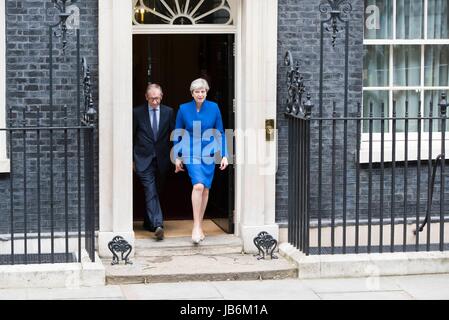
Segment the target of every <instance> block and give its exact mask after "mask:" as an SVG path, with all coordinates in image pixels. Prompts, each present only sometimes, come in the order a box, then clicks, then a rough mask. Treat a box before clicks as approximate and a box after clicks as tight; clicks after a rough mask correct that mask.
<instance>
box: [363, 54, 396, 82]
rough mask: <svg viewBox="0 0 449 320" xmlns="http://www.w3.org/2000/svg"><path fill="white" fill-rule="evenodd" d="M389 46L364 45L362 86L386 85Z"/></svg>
mask: <svg viewBox="0 0 449 320" xmlns="http://www.w3.org/2000/svg"><path fill="white" fill-rule="evenodd" d="M389 56H390V47H389V46H365V50H364V56H363V86H365V87H383V86H388V77H389V72H388V60H389V59H388V57H389Z"/></svg>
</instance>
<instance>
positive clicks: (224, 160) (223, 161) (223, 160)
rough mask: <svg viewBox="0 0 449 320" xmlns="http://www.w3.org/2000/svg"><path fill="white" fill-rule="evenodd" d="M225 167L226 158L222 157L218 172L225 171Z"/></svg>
mask: <svg viewBox="0 0 449 320" xmlns="http://www.w3.org/2000/svg"><path fill="white" fill-rule="evenodd" d="M227 166H228V158H226V157H223V159H221V164H220V170H224V169H226V167H227Z"/></svg>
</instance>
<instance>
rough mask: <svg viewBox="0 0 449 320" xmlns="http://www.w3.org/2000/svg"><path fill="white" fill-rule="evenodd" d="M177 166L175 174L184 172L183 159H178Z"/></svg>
mask: <svg viewBox="0 0 449 320" xmlns="http://www.w3.org/2000/svg"><path fill="white" fill-rule="evenodd" d="M175 166H176V169H175V173H178V172H180V171H184V165H183V164H182V160H181V159H176V163H175Z"/></svg>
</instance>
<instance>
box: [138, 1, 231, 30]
mask: <svg viewBox="0 0 449 320" xmlns="http://www.w3.org/2000/svg"><path fill="white" fill-rule="evenodd" d="M229 2H230V1H228V0H207V1H206V0H133V8H134V14H133V24H134V25H146V24H171V25H195V24H222V25H232V24H233V15H232V10H231V5H230V3H229Z"/></svg>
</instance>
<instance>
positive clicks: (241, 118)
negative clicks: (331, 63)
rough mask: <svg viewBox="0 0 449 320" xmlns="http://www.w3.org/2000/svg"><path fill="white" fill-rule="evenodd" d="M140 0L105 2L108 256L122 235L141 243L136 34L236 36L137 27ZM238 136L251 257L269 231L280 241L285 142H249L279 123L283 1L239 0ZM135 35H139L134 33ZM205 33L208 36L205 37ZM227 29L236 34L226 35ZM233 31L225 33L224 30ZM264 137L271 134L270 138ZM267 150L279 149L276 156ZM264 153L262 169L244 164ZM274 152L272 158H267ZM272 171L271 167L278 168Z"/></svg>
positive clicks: (103, 184)
mask: <svg viewBox="0 0 449 320" xmlns="http://www.w3.org/2000/svg"><path fill="white" fill-rule="evenodd" d="M131 3H132V1H131V0H129V2H128V1H124V0H99V169H100V170H99V180H100V181H99V188H100V190H99V192H100V199H99V200H100V221H99V222H100V230H99V235H98V245H99V254H100V256H111V253H110V252H109V249H108V247H107V244H108V242H109V241H111V240H112V238H113V237H114V236H117V235H120V236H122V237H124V238H125V239H127V240H128V242H129V243H130V244H131V245H134V231H133V209H132V190H133V185H132V170H131V166H132V112H131V111H132V35H133V33H136V34H137V33H141V32H144V33H158V34H161V33H193V32H200V33H229V31H230V28H229V26H225V28H223V27H217V26H209V27H207V26H201V29H198V28H200V26H182V27H178V26H176V27H175V26H169V25H167V27H165V28H164V27H161V26H158V27H146V26H145V27H144V28H142V26H139V28H133V26H132V20H131V19H132V14H133V8H132V5H131ZM234 3H236V4H238V10H236V16H235V17H234V19H235V22H234V27H232V28H234V30H233V31H232V33H235V41H236V57H235V59H236V60H235V61H236V81H235V94H236V114H235V127H236V129H237V131H238V130H240V132H243V134H242V135H237V136H236V150H235V152H236V165H235V174H236V179H235V186H236V188H235V190H236V191H235V192H236V194H235V215H234V224H235V234H236V235H238V236H240V237H242V239H243V243H244V249H245V251H246V252H254V251H256V248H255V246H254V244H253V238H254V237H255V236H256V235H257V234H258V233H259V232H260V231H267V232H269V233H270V234H271V235H273V236H274V237H275V238H276V239H278V235H279V228H278V225H277V224H276V223H275V212H274V208H275V181H276V180H275V169H276V167H277V166H276V162H277V159H276V157H277V152H276V150H277V143H276V139H275V140H274V141H269V142H265V141H258V143H257V148H258V149H254V145H255V144H254V143H248V142H247V139H246V138H245V133H246V132H248V131H250V130H259V131H260V132H262V133H264V128H265V119H276V92H277V90H276V76H277V0H235V2H234ZM133 29H135V30H133ZM199 30H201V31H199ZM225 30H228V32H226V31H225ZM224 31H225V32H224ZM263 136H264V135H263ZM267 150H271V153H270V152H268V151H267ZM254 152H257V153H258V156H257V160H258V161H257V163H248V161H244V158H245V155H247V157H248V154H251V153H254ZM267 153H269V155H266V154H267ZM270 168H271V169H270Z"/></svg>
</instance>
